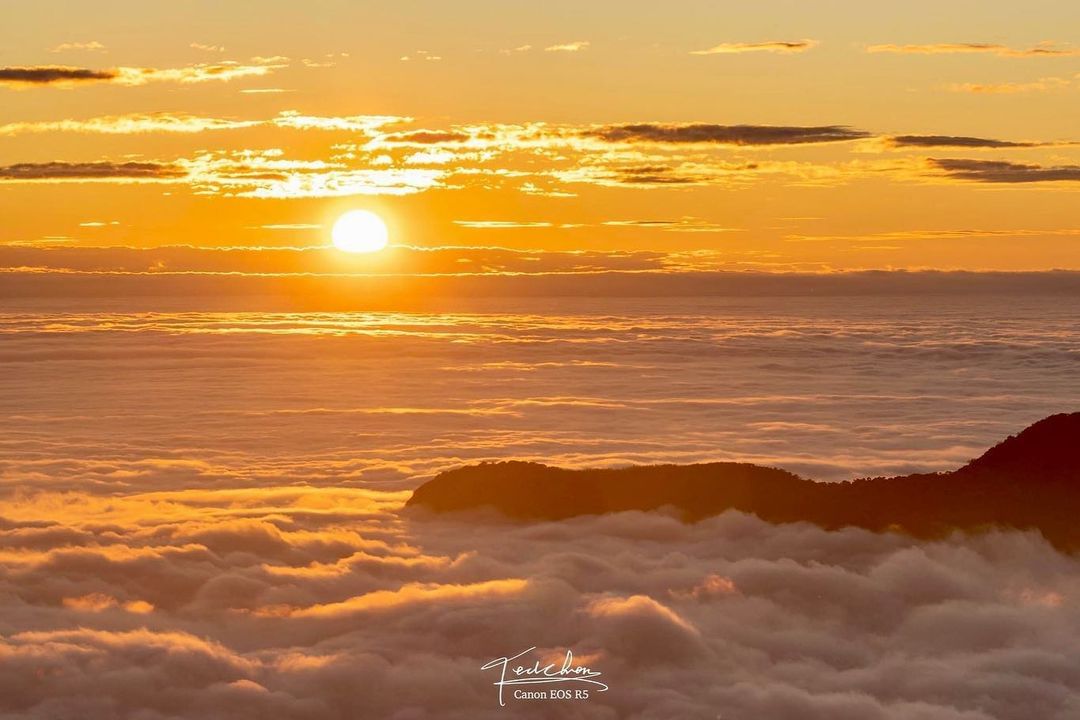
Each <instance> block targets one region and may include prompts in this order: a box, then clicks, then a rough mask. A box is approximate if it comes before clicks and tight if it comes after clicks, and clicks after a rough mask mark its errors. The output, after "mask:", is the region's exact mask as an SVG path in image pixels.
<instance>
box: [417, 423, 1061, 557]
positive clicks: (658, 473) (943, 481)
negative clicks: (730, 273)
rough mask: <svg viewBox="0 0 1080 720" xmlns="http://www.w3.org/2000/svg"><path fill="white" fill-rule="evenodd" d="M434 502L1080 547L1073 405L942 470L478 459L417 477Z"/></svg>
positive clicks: (442, 508)
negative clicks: (1001, 534) (1038, 536)
mask: <svg viewBox="0 0 1080 720" xmlns="http://www.w3.org/2000/svg"><path fill="white" fill-rule="evenodd" d="M408 505H409V506H412V507H424V508H428V509H429V510H433V511H435V512H450V511H461V510H470V509H478V508H482V507H487V506H491V507H494V508H495V509H497V510H499V511H501V512H502V513H504V514H505V515H508V516H510V517H512V518H518V519H525V520H541V519H543V520H559V519H564V518H569V517H574V516H577V515H592V514H600V513H609V512H619V511H624V510H656V509H659V508H662V507H665V506H671V507H674V508H675V509H676V510H677V511H679V512H680V513H681V514H682V516H683V518H684V519H685V520H687V521H691V522H692V521H696V520H700V519H702V518H705V517H709V516H711V515H716V514H718V513H721V512H723V511H725V510H730V509H735V510H741V511H743V512H748V513H753V514H755V515H757V516H758V517H760V518H762V519H763V520H766V521H769V522H774V523H782V522H798V521H806V522H812V523H815V524H817V525H820V526H821V527H824V528H829V529H834V528H840V527H845V526H854V527H861V528H866V529H869V530H875V531H882V530H899V531H903V532H907V533H910V534H912V535H915V536H918V537H939V536H942V535H944V534H947V533H949V532H951V531H952V530H957V529H959V530H966V531H974V530H984V529H989V528H992V527H1009V528H1020V529H1037V530H1039V531H1041V532H1042V534H1043V535H1044V536H1045V537H1046V538H1047V539H1048V540H1049V541H1050V542H1052V543H1053V544H1054V545H1056V546H1058V547H1059V548H1062V549H1068V550H1076V549H1080V521H1078V518H1080V413H1070V414H1060V415H1052V416H1050V417H1048V418H1045V419H1043V420H1040V421H1039V422H1037V423H1035V424H1034V425H1032V426H1031V427H1029V428H1027V429H1026V430H1024V431H1023V432H1021V433H1020V434H1019V435H1015V436H1012V437H1009V438H1008V439H1007V440H1005V441H1003V442H1001V443H999V444H998V445H996V446H994V447H993V448H991V449H990V450H988V451H987V452H986V453H984V454H983V455H982V456H981V457H979V458H977V459H975V460H972V461H971V462H969V463H968V464H967V465H965V466H964V467H962V468H960V469H958V470H955V471H952V472H947V473H937V474H921V475H906V476H903V477H890V478H867V479H861V480H854V481H849V482H842V483H825V482H814V481H812V480H805V479H803V478H800V477H799V476H797V475H794V474H792V473H789V472H787V471H785V470H778V469H776V468H768V467H761V466H759V465H751V464H746V463H707V464H699V465H681V466H680V465H656V466H643V467H630V468H623V469H605V470H565V469H561V468H553V467H548V466H546V465H540V464H537V463H527V462H496V463H483V464H480V465H473V466H469V467H463V468H459V469H456V470H451V471H449V472H445V473H442V474H440V475H439V476H438V477H436V478H434V479H432V480H430V481H428V482H427V483H424V484H423V485H422V486H420V487H419V488H417V490H416V491H415V492H414V493H413V495H412V498H410V500H409V502H408Z"/></svg>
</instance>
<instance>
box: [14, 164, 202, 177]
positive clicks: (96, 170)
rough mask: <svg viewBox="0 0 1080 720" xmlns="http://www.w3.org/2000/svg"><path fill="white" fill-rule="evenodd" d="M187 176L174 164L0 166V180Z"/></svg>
mask: <svg viewBox="0 0 1080 720" xmlns="http://www.w3.org/2000/svg"><path fill="white" fill-rule="evenodd" d="M186 174H187V173H186V172H185V171H184V169H183V168H181V167H179V166H177V165H169V164H165V163H155V162H126V163H112V162H89V163H69V162H47V163H16V164H14V165H5V166H0V181H3V180H8V181H19V180H110V179H123V178H126V179H140V180H160V179H173V178H180V177H183V176H184V175H186Z"/></svg>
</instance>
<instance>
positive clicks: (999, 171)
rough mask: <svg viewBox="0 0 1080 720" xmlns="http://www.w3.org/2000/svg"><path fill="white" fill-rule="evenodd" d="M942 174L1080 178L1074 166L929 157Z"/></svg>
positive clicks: (1017, 179) (1022, 179) (1024, 179)
mask: <svg viewBox="0 0 1080 720" xmlns="http://www.w3.org/2000/svg"><path fill="white" fill-rule="evenodd" d="M929 162H930V165H931V166H932V167H934V168H936V169H938V170H941V171H942V172H943V173H944V174H945V175H946V177H950V178H953V179H957V180H971V181H974V182H980V183H1035V182H1069V181H1077V180H1080V166H1078V165H1058V166H1044V165H1030V164H1023V163H1014V162H1005V161H1002V160H964V159H934V158H932V159H930V161H929Z"/></svg>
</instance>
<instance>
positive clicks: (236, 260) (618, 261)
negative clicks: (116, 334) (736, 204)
mask: <svg viewBox="0 0 1080 720" xmlns="http://www.w3.org/2000/svg"><path fill="white" fill-rule="evenodd" d="M320 227H321V226H318V225H307V224H303V225H299V224H288V225H270V226H264V227H262V228H255V230H266V231H269V232H275V233H280V232H295V233H303V235H302V236H301V237H303V238H304V239H309V240H310V239H312V236H311V235H310V232H311V231H312V230H317V229H320ZM470 227H480V228H491V227H507V228H517V227H530V226H528V225H521V224H508V225H494V226H492V225H486V224H481V225H474V226H470ZM537 227H549V225H541V226H537ZM316 239H317V238H316ZM664 260H665V255H664V254H663V253H659V252H647V251H640V252H622V251H608V252H604V251H539V250H512V249H507V248H498V247H453V246H450V247H430V248H413V247H401V246H395V247H391V248H388V249H387V250H385V251H384V252H382V253H379V255H378V257H376V258H368V257H352V256H349V257H343V256H342V255H341V253H339V252H337V251H335V250H333V249H331V248H328V247H321V246H319V247H306V248H290V247H232V248H198V247H190V246H164V247H156V248H132V247H67V248H51V249H49V248H42V247H26V246H11V245H7V246H0V268H18V267H36V268H41V269H45V268H48V269H51V270H55V271H63V272H93V273H101V272H136V273H152V272H176V273H236V274H254V275H259V274H321V275H341V274H348V273H362V274H364V275H384V276H385V275H402V274H404V275H408V274H414V273H417V274H451V275H456V274H462V273H465V274H499V273H508V274H546V273H552V272H565V273H590V272H602V271H610V270H622V271H641V270H661V269H663V267H664Z"/></svg>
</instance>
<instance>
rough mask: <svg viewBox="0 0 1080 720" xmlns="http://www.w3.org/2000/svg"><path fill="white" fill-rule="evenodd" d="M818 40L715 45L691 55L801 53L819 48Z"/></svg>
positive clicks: (695, 51)
mask: <svg viewBox="0 0 1080 720" xmlns="http://www.w3.org/2000/svg"><path fill="white" fill-rule="evenodd" d="M817 45H818V41H817V40H766V41H763V42H730V43H720V44H719V45H714V46H713V47H711V48H708V49H707V50H693V51H691V53H690V54H691V55H733V54H738V53H752V52H768V53H783V54H791V53H801V52H806V51H807V50H810V49H812V48H814V47H817Z"/></svg>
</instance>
